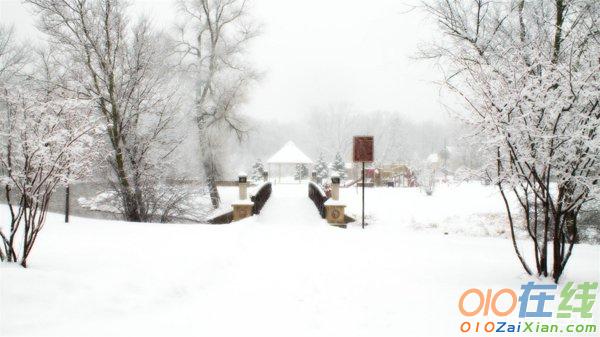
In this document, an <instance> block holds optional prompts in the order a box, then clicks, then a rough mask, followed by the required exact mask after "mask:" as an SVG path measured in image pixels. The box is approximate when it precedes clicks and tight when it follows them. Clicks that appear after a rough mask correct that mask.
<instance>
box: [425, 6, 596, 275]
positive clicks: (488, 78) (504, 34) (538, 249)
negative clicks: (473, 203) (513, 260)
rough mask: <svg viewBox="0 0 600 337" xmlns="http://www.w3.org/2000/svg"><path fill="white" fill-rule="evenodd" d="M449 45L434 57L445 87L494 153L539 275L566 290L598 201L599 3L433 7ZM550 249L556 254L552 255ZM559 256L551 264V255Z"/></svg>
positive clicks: (494, 168) (496, 172) (495, 174)
mask: <svg viewBox="0 0 600 337" xmlns="http://www.w3.org/2000/svg"><path fill="white" fill-rule="evenodd" d="M426 8H427V10H428V11H429V13H431V14H432V15H433V17H434V18H435V19H436V21H438V22H439V24H440V29H441V30H442V32H443V33H444V34H445V36H446V39H445V40H444V41H443V42H441V43H440V44H438V45H435V46H433V48H431V50H428V51H427V56H430V57H439V58H440V60H441V62H440V63H441V64H443V65H444V67H445V68H446V69H445V72H444V73H445V74H447V75H448V76H447V78H446V79H445V85H446V88H448V89H449V90H450V91H451V92H453V93H456V94H458V96H459V97H461V98H462V99H464V102H465V107H466V109H465V111H467V112H468V114H466V115H464V116H461V117H463V118H464V119H465V120H466V121H467V122H468V123H469V124H470V125H471V126H472V127H473V128H474V129H475V133H476V134H478V135H479V136H480V138H479V139H480V142H481V144H482V146H483V147H485V148H486V149H487V152H488V153H493V154H494V156H493V161H492V162H490V163H489V166H488V170H487V173H488V175H489V177H490V178H492V179H494V181H495V183H496V185H497V186H498V188H499V191H500V193H501V195H502V197H503V198H504V201H505V204H506V210H507V214H508V218H509V223H510V230H511V234H512V238H513V246H514V249H515V252H516V254H517V257H518V258H519V260H520V262H521V264H522V265H523V267H524V269H525V271H526V272H527V273H529V274H531V273H533V271H532V268H531V267H530V266H529V264H530V263H528V262H527V259H526V258H525V256H523V254H522V253H521V250H520V249H519V246H518V242H517V240H516V239H515V235H514V227H515V226H516V225H517V224H516V223H515V222H516V219H515V217H514V215H515V211H516V210H515V207H514V206H513V205H512V204H511V203H510V202H509V196H508V195H509V194H512V196H513V197H515V198H516V200H517V201H518V204H517V205H518V208H519V209H520V210H521V212H522V213H523V214H524V219H525V220H524V222H525V223H524V225H525V229H526V230H527V232H528V233H529V234H530V237H531V240H532V245H533V254H534V263H535V267H536V269H537V274H538V275H543V276H547V275H549V271H550V270H549V268H548V264H549V261H550V260H551V261H552V271H551V274H552V277H553V279H554V281H555V282H558V280H559V278H560V276H561V275H562V273H563V271H564V269H565V266H566V264H567V262H568V261H569V258H570V256H571V252H572V249H573V246H574V244H575V241H576V238H577V215H578V213H579V211H580V209H581V207H582V205H584V204H585V203H586V202H589V201H592V200H594V199H597V198H598V197H599V182H600V136H599V135H598V133H599V131H600V90H599V88H600V64H599V62H600V59H599V58H598V55H600V42H599V41H600V30H598V22H599V17H600V2H598V1H597V0H578V1H565V0H552V1H536V2H529V1H524V0H518V1H508V2H507V1H496V2H494V1H479V0H468V1H462V0H461V1H459V0H452V1H432V2H431V3H430V4H429V5H427V6H426ZM550 246H551V247H550ZM549 248H551V249H552V252H551V254H552V257H551V258H549V256H548V255H549V254H548V250H549Z"/></svg>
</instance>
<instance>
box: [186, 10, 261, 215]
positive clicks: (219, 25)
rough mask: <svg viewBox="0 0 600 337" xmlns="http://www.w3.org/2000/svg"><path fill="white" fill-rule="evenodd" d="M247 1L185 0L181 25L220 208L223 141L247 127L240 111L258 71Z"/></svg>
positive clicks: (203, 150)
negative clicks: (250, 56) (250, 54)
mask: <svg viewBox="0 0 600 337" xmlns="http://www.w3.org/2000/svg"><path fill="white" fill-rule="evenodd" d="M248 3H249V1H246V0H180V1H179V7H180V10H181V13H182V14H183V16H184V17H185V19H184V20H182V22H184V23H183V24H181V25H180V26H179V27H178V28H179V29H178V31H179V37H178V44H177V48H176V50H177V52H178V54H179V55H180V57H181V59H182V63H184V64H185V66H186V70H188V73H189V74H190V76H192V77H193V80H194V82H195V83H196V87H195V91H196V92H195V96H196V98H195V115H196V121H197V124H198V129H199V135H200V139H199V144H200V158H201V160H202V166H203V168H204V174H205V176H206V182H207V184H208V187H209V191H210V196H211V200H212V204H213V206H214V207H215V208H218V207H219V203H220V197H219V191H218V190H217V186H216V182H217V181H218V180H219V179H221V176H222V174H223V167H222V166H223V160H224V158H223V157H224V153H222V152H221V149H222V148H224V143H226V140H227V138H228V137H231V136H232V135H236V136H237V137H238V138H239V137H242V136H243V135H244V134H245V133H246V132H247V128H246V126H245V125H244V124H245V123H244V122H243V121H242V119H241V117H240V115H239V107H240V105H241V104H242V103H243V102H244V100H245V99H246V94H247V91H248V87H249V85H250V84H251V83H252V82H253V81H255V80H256V78H257V74H256V72H255V71H254V70H253V69H252V67H251V66H250V65H249V64H248V62H247V58H245V55H246V46H247V45H248V43H249V41H250V40H251V39H252V38H253V37H255V36H256V35H257V33H258V30H257V27H256V26H255V25H254V24H253V23H252V20H251V19H250V17H249V13H248V5H249V4H248Z"/></svg>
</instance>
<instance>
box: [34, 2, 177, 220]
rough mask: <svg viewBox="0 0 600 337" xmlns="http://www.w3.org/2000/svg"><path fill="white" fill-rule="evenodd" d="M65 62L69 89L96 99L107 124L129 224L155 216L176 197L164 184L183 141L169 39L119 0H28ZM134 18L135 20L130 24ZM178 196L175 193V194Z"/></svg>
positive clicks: (111, 157) (110, 154)
mask: <svg viewBox="0 0 600 337" xmlns="http://www.w3.org/2000/svg"><path fill="white" fill-rule="evenodd" d="M26 2H27V3H30V4H32V5H33V8H34V9H35V10H36V11H37V13H38V15H39V27H40V29H41V30H42V31H43V32H44V33H46V36H47V37H48V39H49V43H50V44H52V49H53V51H54V52H55V53H56V54H57V55H58V56H57V57H59V58H60V61H61V62H58V64H62V65H63V69H61V71H64V73H65V74H64V76H65V77H66V81H65V83H66V84H67V85H66V86H65V87H64V89H65V90H68V91H71V92H75V93H77V94H78V95H83V96H85V97H87V98H89V99H93V100H94V104H95V107H96V111H97V114H98V116H100V117H102V119H101V120H102V121H103V124H104V125H105V130H106V138H107V139H108V141H107V144H108V145H109V146H108V148H107V155H106V157H107V159H108V164H109V165H108V166H109V167H110V169H111V171H112V175H111V176H110V181H111V183H112V186H113V187H114V190H115V192H116V193H117V195H118V197H119V200H120V204H121V211H122V212H123V215H124V217H125V219H127V220H129V221H153V220H156V218H157V217H161V215H160V214H158V213H159V212H161V210H164V209H166V208H168V203H169V202H170V201H169V200H173V198H172V195H169V193H165V190H164V188H163V187H164V184H161V181H162V180H163V178H164V174H165V173H166V172H168V169H169V163H168V161H167V160H166V159H167V158H169V157H170V155H171V154H172V153H173V149H174V148H175V147H176V146H177V145H178V143H179V139H178V138H177V137H176V136H175V135H176V132H172V131H173V126H174V124H175V112H176V111H177V109H178V102H177V99H176V97H175V93H176V83H174V82H173V77H171V76H169V75H170V74H171V73H172V69H171V68H170V67H169V64H168V62H166V61H167V60H168V59H167V56H168V55H169V53H171V52H172V50H171V48H170V46H169V43H167V40H166V39H165V38H164V37H163V36H162V35H161V34H159V33H156V32H154V31H153V30H152V29H151V28H150V25H149V23H148V22H147V20H143V19H141V20H137V21H132V20H129V19H127V18H126V11H127V5H126V3H125V2H124V1H120V0H28V1H26ZM131 22H136V23H135V24H132V23H131ZM175 199H177V198H175Z"/></svg>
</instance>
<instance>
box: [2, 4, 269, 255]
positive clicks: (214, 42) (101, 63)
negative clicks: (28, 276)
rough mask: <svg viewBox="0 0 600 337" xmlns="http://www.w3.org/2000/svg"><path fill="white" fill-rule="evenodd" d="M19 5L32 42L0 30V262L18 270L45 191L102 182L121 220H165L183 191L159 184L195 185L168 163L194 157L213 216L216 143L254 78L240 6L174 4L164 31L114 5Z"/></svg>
mask: <svg viewBox="0 0 600 337" xmlns="http://www.w3.org/2000/svg"><path fill="white" fill-rule="evenodd" d="M25 3H26V4H27V5H28V6H29V7H30V9H31V10H32V11H33V12H34V13H35V14H36V15H37V27H38V29H39V30H40V32H41V33H42V37H43V42H42V43H39V44H36V45H32V44H31V43H29V42H27V41H24V40H19V39H17V35H16V34H15V32H14V29H13V28H12V27H7V26H4V25H2V26H0V113H1V114H2V116H0V130H1V132H2V134H1V137H2V138H1V140H2V142H1V144H0V145H1V149H0V170H1V172H0V173H1V179H2V180H1V185H2V189H3V194H4V198H5V199H6V201H7V202H8V204H9V208H10V215H11V219H10V221H9V222H10V223H4V222H3V223H2V224H1V226H0V234H1V236H2V247H0V248H1V249H0V259H2V260H8V261H11V262H17V260H18V261H20V262H21V264H22V265H23V266H26V261H27V256H28V255H29V252H30V251H31V247H32V246H33V243H34V242H35V239H36V237H37V235H38V233H39V231H40V230H41V228H42V227H43V225H44V223H45V217H46V214H47V210H48V204H49V200H50V197H51V196H52V194H53V192H54V191H55V189H56V187H57V186H68V185H69V184H70V183H72V182H75V181H81V180H83V179H90V180H104V181H107V182H108V183H109V184H110V186H111V189H112V190H113V194H112V195H114V198H115V200H116V201H117V205H118V209H119V211H120V212H121V213H122V215H123V217H124V219H125V220H128V221H137V222H148V221H161V222H166V221H170V220H171V219H172V218H173V217H175V216H177V215H179V214H180V213H181V212H183V211H184V210H183V209H181V205H182V204H184V203H183V201H184V200H185V199H186V198H187V197H188V194H189V191H188V190H186V189H185V188H181V187H180V186H179V185H178V184H173V183H170V182H172V181H174V180H177V179H181V178H189V177H190V176H198V175H199V174H198V173H195V172H194V173H190V172H189V171H188V170H186V169H185V167H187V166H188V165H180V163H181V162H189V161H194V160H196V161H198V162H199V163H200V165H198V166H200V167H202V168H203V170H202V171H200V172H202V173H203V175H204V177H203V181H205V182H206V183H207V184H208V186H209V190H210V194H211V198H212V201H213V202H212V203H213V205H214V207H218V206H219V195H218V191H217V190H216V181H217V180H218V179H220V178H221V176H222V170H223V168H222V162H221V161H222V160H223V158H222V156H223V153H222V152H221V151H222V146H221V144H222V143H224V142H226V141H227V140H228V138H231V137H235V138H238V139H240V138H241V137H243V136H244V134H245V133H246V130H247V127H246V126H245V124H244V121H243V120H242V118H241V117H239V115H238V114H239V106H240V104H242V103H243V101H244V99H245V97H246V92H247V89H248V87H249V86H250V85H251V84H252V82H253V81H255V80H256V79H257V75H256V72H255V71H254V70H253V69H252V67H251V66H250V65H249V64H246V63H245V62H244V57H243V55H244V53H245V49H246V45H247V43H248V42H249V41H250V40H251V39H252V38H253V37H255V36H256V35H257V32H258V29H257V26H256V25H255V24H254V23H253V21H252V19H251V18H250V17H249V15H248V13H247V2H246V1H243V0H189V1H187V0H182V1H179V2H176V1H174V3H173V4H174V5H177V6H178V7H179V9H180V11H179V13H180V16H179V17H178V18H177V19H178V20H177V21H178V25H177V26H176V27H173V28H172V29H170V30H168V31H160V30H157V29H156V28H154V27H153V26H152V24H151V23H150V22H149V20H147V19H146V18H144V17H142V16H139V17H138V16H132V13H131V12H130V11H129V8H128V3H127V2H126V1H122V0H31V1H25ZM190 125H191V126H192V127H190ZM191 137H193V138H195V139H194V140H190V139H189V138H191ZM185 143H187V144H188V145H187V146H182V144H185ZM189 144H192V145H189ZM182 167H183V168H182Z"/></svg>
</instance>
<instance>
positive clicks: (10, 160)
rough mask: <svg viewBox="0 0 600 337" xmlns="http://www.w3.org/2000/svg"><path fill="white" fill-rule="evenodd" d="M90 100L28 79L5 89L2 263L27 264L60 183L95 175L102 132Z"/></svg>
mask: <svg viewBox="0 0 600 337" xmlns="http://www.w3.org/2000/svg"><path fill="white" fill-rule="evenodd" d="M97 120H98V118H97V117H95V115H94V113H93V104H92V101H91V100H90V99H80V98H79V97H78V95H77V94H74V93H72V92H69V91H65V90H62V89H58V88H57V89H56V90H53V91H48V90H47V87H45V86H41V85H39V83H36V82H35V81H33V80H31V79H29V80H26V81H20V82H18V83H11V85H10V87H7V86H2V85H0V130H3V134H2V143H1V144H0V167H1V168H2V169H3V171H4V172H5V175H4V176H3V177H1V185H2V186H3V188H4V189H5V195H6V198H7V202H8V208H9V214H10V218H9V219H4V220H3V221H5V220H6V222H2V223H0V237H1V238H2V246H0V260H2V261H8V262H19V263H20V264H21V265H22V266H23V267H26V266H27V258H28V257H29V254H30V253H31V250H32V249H33V246H34V244H35V242H36V239H37V237H38V235H39V233H40V231H41V229H42V228H43V226H44V224H45V222H46V215H47V212H48V205H49V202H50V197H51V196H52V194H53V192H54V190H55V189H56V187H57V186H58V185H63V184H67V183H68V182H69V181H70V180H74V179H80V178H82V177H85V176H87V175H88V174H89V173H90V170H91V168H92V167H93V166H94V163H95V162H96V159H97V158H96V157H95V155H94V154H96V153H97V148H98V145H101V144H100V143H99V142H98V138H97V137H95V135H97V134H99V133H100V132H101V131H102V130H101V129H100V128H99V123H97Z"/></svg>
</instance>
